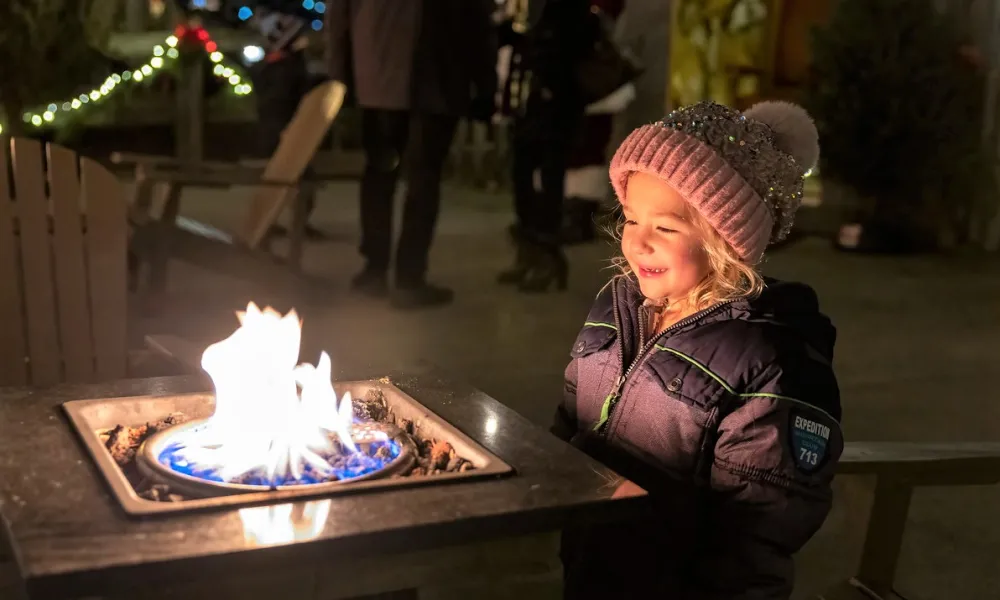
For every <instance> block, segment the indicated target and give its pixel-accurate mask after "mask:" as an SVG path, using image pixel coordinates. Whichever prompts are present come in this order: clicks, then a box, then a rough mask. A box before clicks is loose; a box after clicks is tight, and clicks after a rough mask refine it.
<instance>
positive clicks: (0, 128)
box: [0, 125, 3, 133]
mask: <svg viewBox="0 0 1000 600" xmlns="http://www.w3.org/2000/svg"><path fill="white" fill-rule="evenodd" d="M0 133H3V125H0Z"/></svg>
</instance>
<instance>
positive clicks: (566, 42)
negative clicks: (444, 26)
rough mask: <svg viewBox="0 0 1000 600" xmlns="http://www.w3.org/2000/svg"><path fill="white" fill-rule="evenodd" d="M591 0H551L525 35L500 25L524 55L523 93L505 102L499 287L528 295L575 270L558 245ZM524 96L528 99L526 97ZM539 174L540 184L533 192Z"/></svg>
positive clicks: (561, 282)
mask: <svg viewBox="0 0 1000 600" xmlns="http://www.w3.org/2000/svg"><path fill="white" fill-rule="evenodd" d="M591 17H592V15H591V14H590V9H589V2H588V0H546V2H545V4H544V7H543V8H542V11H541V16H540V17H539V19H538V22H537V23H534V24H532V25H531V26H530V28H529V29H528V31H527V33H526V34H523V35H522V34H520V33H518V32H516V31H515V30H514V29H513V23H509V24H507V25H506V26H505V27H504V28H503V29H502V34H501V37H504V38H506V39H509V40H510V41H511V43H512V45H513V47H514V53H515V55H516V56H517V57H518V63H517V69H516V70H517V71H518V72H517V73H515V72H513V71H514V70H513V69H512V73H511V75H510V77H509V78H508V80H509V81H518V85H517V88H518V89H517V90H513V89H511V90H510V92H511V94H514V95H517V96H519V97H518V98H516V99H511V100H510V101H509V102H506V103H505V104H510V105H511V106H512V111H513V112H514V139H513V153H514V167H513V174H512V176H513V181H514V209H515V212H516V215H517V223H516V226H515V228H514V233H515V236H514V237H515V241H516V244H517V253H516V256H515V260H514V265H513V266H512V267H511V268H509V269H507V270H506V271H504V272H502V273H500V275H499V276H498V277H497V281H498V282H499V283H501V284H509V285H516V286H517V287H518V289H519V290H521V291H523V292H545V291H547V290H548V289H549V288H550V287H552V286H553V284H554V285H555V286H556V287H557V288H559V289H563V288H565V287H566V280H567V276H568V271H569V265H568V264H567V261H566V257H565V255H564V254H563V252H562V248H561V247H560V244H561V240H560V227H561V224H562V203H563V195H564V186H565V178H566V161H567V158H568V156H569V152H570V148H571V146H572V142H573V140H574V139H575V137H576V135H577V131H578V129H579V126H580V121H581V120H582V118H583V109H584V102H583V100H582V99H581V94H580V91H579V89H578V82H577V79H576V77H577V74H576V66H577V65H578V64H579V63H580V61H582V60H583V58H584V57H585V56H586V54H587V52H588V51H589V50H590V48H591V46H592V44H593V40H594V39H595V35H596V32H595V28H594V21H593V19H592V18H591ZM521 98H523V101H521ZM535 171H540V175H541V177H540V180H541V189H540V190H536V189H535Z"/></svg>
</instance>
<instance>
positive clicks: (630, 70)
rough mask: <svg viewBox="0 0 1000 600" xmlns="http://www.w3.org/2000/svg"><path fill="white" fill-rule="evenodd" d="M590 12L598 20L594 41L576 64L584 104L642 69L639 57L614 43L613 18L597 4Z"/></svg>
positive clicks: (603, 95) (629, 78) (604, 96)
mask: <svg viewBox="0 0 1000 600" xmlns="http://www.w3.org/2000/svg"><path fill="white" fill-rule="evenodd" d="M591 15H592V18H594V19H595V20H596V23H595V35H594V43H593V45H592V46H591V47H590V49H589V51H588V52H586V53H585V55H584V57H583V59H582V60H580V61H579V62H578V63H577V65H576V80H577V87H578V89H579V91H580V96H581V99H582V100H583V103H584V104H592V103H594V102H597V101H598V100H602V99H604V98H606V97H607V96H609V95H610V94H612V93H613V92H615V91H616V90H618V89H619V88H621V87H622V86H623V85H625V84H627V83H630V82H632V81H634V80H635V79H636V78H637V77H638V76H639V75H640V74H641V73H642V67H641V66H640V65H639V63H638V61H637V60H635V58H634V57H633V56H631V55H630V54H629V53H628V52H625V51H623V50H622V49H621V48H620V47H619V46H618V44H617V43H615V41H614V33H613V21H612V20H611V19H610V18H609V17H608V16H607V15H606V14H604V13H603V12H601V11H600V10H599V9H596V8H594V9H592V10H591Z"/></svg>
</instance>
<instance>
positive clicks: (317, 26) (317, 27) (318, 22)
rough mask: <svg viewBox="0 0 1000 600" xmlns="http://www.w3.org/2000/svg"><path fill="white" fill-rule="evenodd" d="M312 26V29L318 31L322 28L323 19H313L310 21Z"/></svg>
mask: <svg viewBox="0 0 1000 600" xmlns="http://www.w3.org/2000/svg"><path fill="white" fill-rule="evenodd" d="M312 28H313V31H319V30H320V29H323V21H321V20H320V19H316V20H315V21H313V22H312Z"/></svg>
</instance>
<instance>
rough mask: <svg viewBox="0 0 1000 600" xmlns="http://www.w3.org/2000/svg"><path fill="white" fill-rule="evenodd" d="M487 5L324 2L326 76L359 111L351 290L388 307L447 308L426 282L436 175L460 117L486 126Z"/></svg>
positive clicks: (491, 44)
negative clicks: (357, 217) (357, 257)
mask: <svg viewBox="0 0 1000 600" xmlns="http://www.w3.org/2000/svg"><path fill="white" fill-rule="evenodd" d="M493 7H494V3H493V2H492V0H329V1H328V2H327V26H326V34H327V51H328V62H329V74H330V76H331V78H333V79H336V80H338V81H343V82H345V83H346V84H347V85H348V88H349V89H350V90H351V92H353V95H354V97H355V99H356V100H357V104H358V105H359V106H360V107H361V119H362V143H363V145H364V151H365V159H366V164H365V171H364V176H363V178H362V181H361V254H362V255H363V256H364V258H365V261H366V262H365V267H364V269H363V270H362V271H361V273H359V274H358V275H357V276H356V277H355V278H354V279H353V281H352V284H351V285H352V288H353V289H355V290H356V291H358V292H360V293H363V294H366V295H368V296H376V297H380V296H385V295H387V294H389V295H390V299H391V302H392V304H393V305H394V306H396V307H397V308H418V307H424V306H435V305H442V304H447V303H449V302H451V301H452V298H453V292H452V291H451V290H450V289H447V288H444V287H439V286H435V285H431V284H429V283H428V282H427V280H426V273H427V263H428V254H429V252H430V247H431V242H432V239H433V237H434V229H435V226H436V223H437V217H438V209H439V205H440V196H441V170H442V167H443V166H444V161H445V158H446V157H447V153H448V150H449V148H450V147H451V142H452V138H453V137H454V134H455V127H456V125H457V122H458V119H459V118H460V117H465V116H471V117H473V118H475V119H479V120H486V121H488V120H489V119H490V117H491V116H492V113H493V107H494V96H495V94H496V87H497V77H496V69H495V65H496V51H497V47H496V36H495V31H494V30H493V27H492V23H491V20H490V16H491V13H492V10H493ZM407 151H408V153H406V162H405V166H406V181H407V186H406V189H407V194H406V205H405V207H404V210H403V226H402V231H401V233H400V235H399V241H398V243H397V248H396V255H395V285H394V287H393V289H392V291H391V294H390V292H389V283H388V272H389V267H390V256H391V248H392V238H393V231H392V222H393V218H392V216H393V197H394V195H395V191H396V184H397V182H398V179H399V175H400V170H401V168H402V165H403V164H404V161H403V157H404V153H405V152H407Z"/></svg>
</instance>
